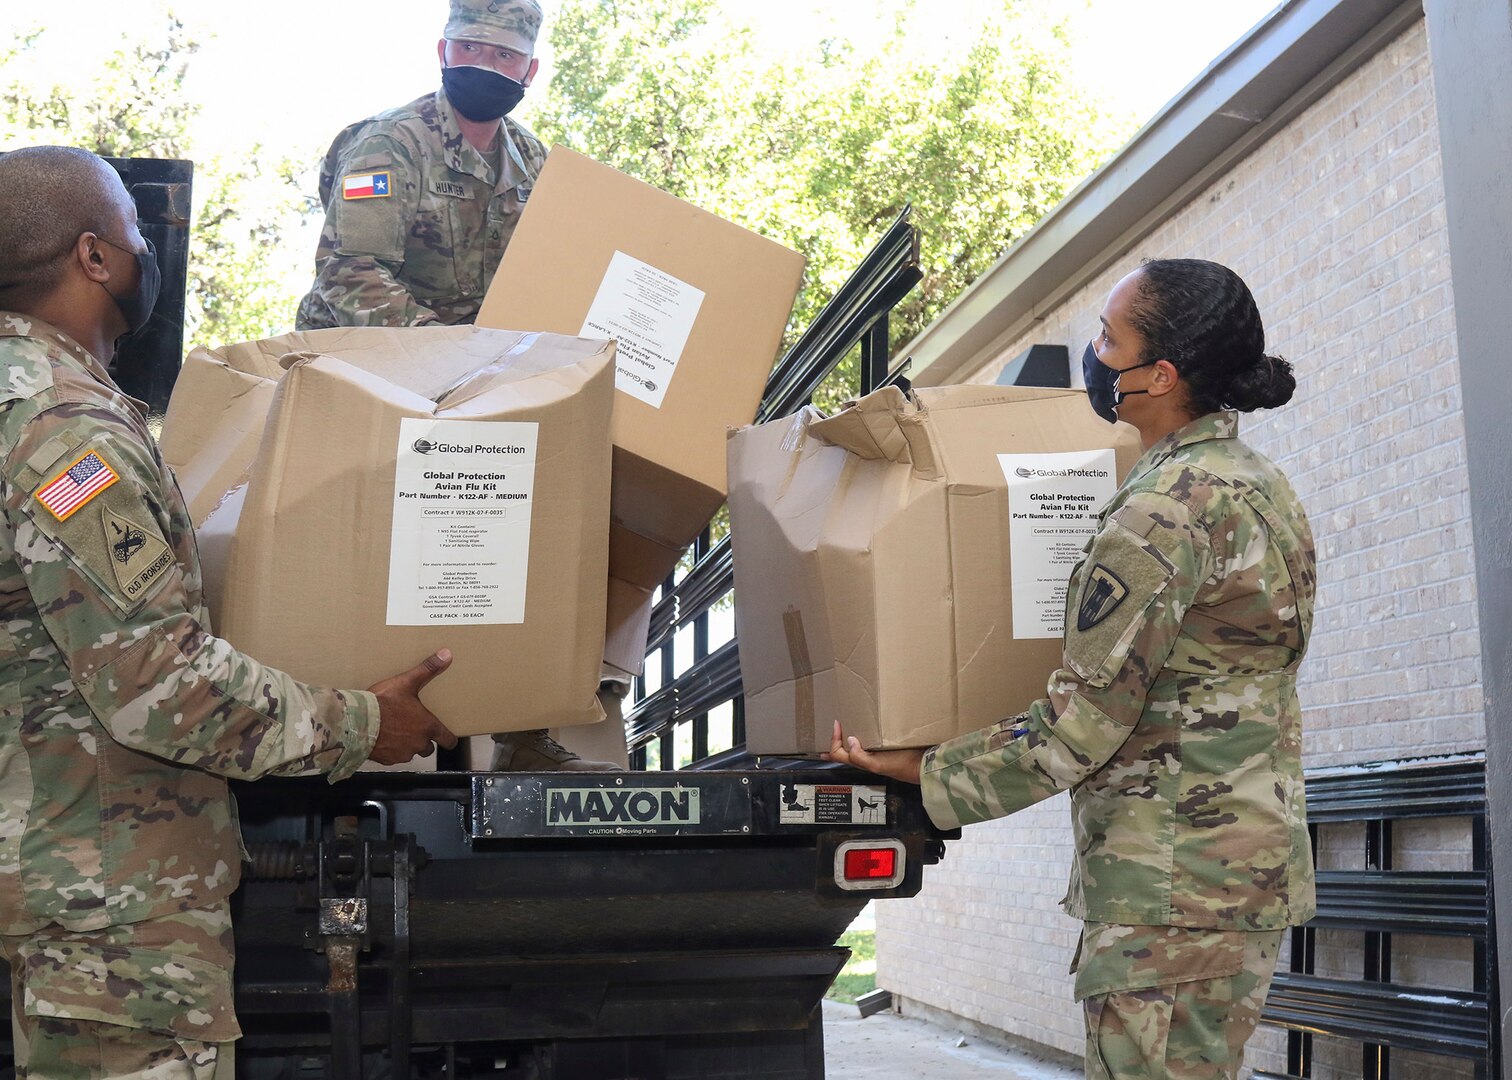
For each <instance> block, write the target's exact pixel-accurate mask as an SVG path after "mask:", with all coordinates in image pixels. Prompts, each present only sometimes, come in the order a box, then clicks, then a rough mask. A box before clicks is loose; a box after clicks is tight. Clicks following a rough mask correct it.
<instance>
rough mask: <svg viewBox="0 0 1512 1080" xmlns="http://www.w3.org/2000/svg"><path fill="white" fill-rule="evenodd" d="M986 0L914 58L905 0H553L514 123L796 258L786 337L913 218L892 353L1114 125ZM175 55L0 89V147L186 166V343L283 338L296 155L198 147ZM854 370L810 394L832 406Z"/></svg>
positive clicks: (161, 38)
mask: <svg viewBox="0 0 1512 1080" xmlns="http://www.w3.org/2000/svg"><path fill="white" fill-rule="evenodd" d="M994 2H996V3H997V5H998V6H997V7H996V8H993V9H991V10H992V14H991V17H990V18H988V19H986V20H985V21H982V22H980V24H979V25H977V26H976V27H975V29H974V31H973V32H972V33H971V34H970V35H969V40H967V41H964V42H958V43H957V44H956V46H955V47H954V48H952V49H949V50H944V49H934V50H932V51H931V50H927V49H921V47H920V44H919V43H920V41H921V40H922V39H923V38H925V37H928V35H927V34H924V33H921V31H923V30H927V29H928V23H929V21H930V20H935V21H938V20H939V19H940V17H941V16H940V12H939V6H938V5H932V4H924V3H920V2H918V0H877V2H876V3H874V4H871V5H865V7H866V10H867V16H866V18H865V19H864V20H857V25H858V32H857V33H849V32H847V33H835V34H832V35H831V36H830V37H828V38H826V39H824V40H820V41H812V42H803V41H798V40H794V41H793V42H792V43H790V47H783V48H779V49H777V50H773V49H772V47H771V44H770V42H768V41H767V40H766V39H764V38H761V37H760V36H759V35H758V32H757V30H755V29H753V28H752V27H751V26H749V25H746V23H745V22H743V21H742V18H741V12H742V10H748V9H747V8H743V7H742V6H741V5H740V4H735V3H730V2H727V0H726V2H721V0H560V3H559V4H558V5H557V7H556V11H555V13H554V17H553V19H552V20H551V23H550V34H551V45H552V49H553V70H552V72H551V77H550V80H549V83H548V86H547V88H546V90H545V92H544V93H543V94H539V95H537V94H534V93H533V94H532V95H531V97H530V98H528V99H527V101H528V106H527V110H526V116H525V119H526V121H527V122H528V123H529V124H531V125H532V126H533V127H535V128H536V129H537V130H538V132H539V133H540V134H541V135H542V136H543V137H545V138H546V139H547V140H548V141H561V142H563V143H565V144H567V145H570V146H572V147H574V148H575V149H577V150H580V151H582V152H583V153H586V154H588V155H590V156H592V157H594V158H597V159H598V160H600V161H604V162H606V163H608V164H610V165H613V166H615V167H616V168H619V169H621V170H623V171H625V172H628V173H630V174H631V175H634V176H637V177H639V178H641V179H643V180H645V181H647V182H649V183H651V184H653V185H655V186H657V187H659V188H662V189H663V190H666V191H669V192H671V193H672V194H674V195H678V196H680V197H682V198H685V199H687V200H689V201H691V202H693V203H695V204H697V205H700V206H703V207H705V208H707V209H709V210H711V211H713V212H714V213H717V214H719V215H721V216H723V217H726V218H729V219H731V220H733V221H737V222H739V223H741V224H743V225H745V226H747V227H748V228H751V229H754V230H756V231H757V232H760V233H763V234H764V235H767V236H769V237H771V238H773V239H775V240H778V241H780V242H782V243H785V244H787V245H789V246H790V247H793V248H796V249H798V250H799V251H801V252H803V254H804V255H805V256H807V258H808V277H807V281H806V287H805V290H804V293H803V295H802V297H801V298H800V300H799V303H798V305H797V308H796V310H795V312H794V316H793V319H792V323H791V325H790V328H789V338H790V339H791V338H792V337H793V336H794V335H795V334H796V333H797V331H799V330H800V329H801V328H803V327H805V326H807V325H808V323H809V321H810V320H811V319H812V318H813V316H814V315H815V314H816V313H817V312H818V310H819V309H820V308H821V307H822V306H823V304H824V303H825V301H826V300H827V299H828V298H829V297H830V296H831V295H832V294H833V292H834V290H835V289H836V288H838V287H839V285H840V284H841V283H842V282H843V281H844V279H845V277H846V275H847V274H849V273H850V271H851V270H852V269H853V268H854V267H855V265H856V264H857V263H858V262H859V261H860V259H861V257H862V256H863V255H864V254H865V253H866V251H867V250H868V249H869V248H870V247H871V246H872V244H873V243H875V242H876V240H877V239H878V238H879V237H880V235H881V234H882V232H883V231H884V230H885V229H886V227H887V226H888V224H889V223H890V222H891V221H892V220H893V219H894V218H896V217H897V216H898V214H899V213H900V212H901V211H902V210H903V208H904V207H905V206H909V205H911V206H912V207H913V213H914V221H915V223H916V224H917V225H918V227H919V229H920V232H921V234H922V237H923V242H924V243H923V264H924V265H923V269H924V279H923V282H922V283H921V285H920V286H919V287H918V288H917V289H916V290H915V291H914V293H913V294H912V295H911V296H910V297H909V298H908V299H907V300H906V301H905V302H904V303H903V305H902V306H901V307H900V308H899V310H898V311H897V312H896V315H895V318H894V320H893V323H892V335H891V336H892V342H893V345H894V346H895V347H897V346H901V345H903V344H905V343H906V342H907V341H908V340H910V339H912V338H913V337H914V336H915V335H916V334H917V333H918V332H919V331H920V330H922V329H923V328H924V327H925V326H927V325H928V324H929V322H930V321H931V320H933V319H934V318H935V317H936V316H937V315H938V314H939V313H940V312H941V311H942V310H943V309H944V308H945V307H946V306H947V305H948V304H949V303H950V302H951V301H952V300H953V299H954V298H955V297H956V296H957V295H958V294H959V293H960V291H961V290H962V289H963V288H965V287H966V286H967V285H969V284H970V283H971V282H972V281H973V280H975V279H976V277H977V276H978V275H980V274H981V273H982V272H983V271H984V270H985V269H987V268H988V267H989V266H990V265H991V264H992V263H993V262H994V261H995V260H996V259H997V258H998V257H999V256H1000V255H1001V253H1002V252H1003V251H1004V250H1005V249H1006V248H1007V247H1008V246H1009V245H1010V244H1012V243H1013V241H1014V240H1016V239H1018V237H1020V236H1022V235H1023V234H1024V233H1025V232H1026V231H1027V230H1028V229H1029V228H1030V227H1032V226H1033V224H1034V223H1035V221H1037V220H1038V219H1039V218H1040V217H1041V216H1042V215H1043V214H1044V213H1045V212H1046V211H1047V210H1048V209H1049V208H1050V207H1051V206H1053V205H1054V204H1055V203H1056V202H1057V201H1058V200H1059V199H1060V198H1061V197H1062V196H1063V195H1064V194H1065V192H1066V191H1067V190H1068V189H1069V188H1070V187H1071V186H1072V185H1074V184H1075V183H1077V182H1078V181H1079V180H1080V179H1081V178H1082V177H1083V176H1085V175H1086V174H1087V173H1088V172H1090V171H1091V169H1092V167H1093V166H1094V165H1095V164H1096V163H1097V162H1098V161H1099V160H1101V159H1102V158H1103V157H1104V156H1105V155H1106V154H1107V153H1108V152H1109V151H1111V150H1112V149H1113V148H1114V147H1115V146H1116V145H1117V144H1118V143H1119V142H1120V141H1121V140H1122V138H1123V137H1124V136H1125V135H1126V134H1127V130H1128V124H1127V123H1126V122H1125V121H1123V120H1122V119H1118V118H1112V117H1110V116H1108V115H1107V114H1105V113H1104V112H1102V111H1101V110H1100V109H1099V108H1098V106H1097V105H1096V103H1094V102H1091V101H1089V100H1088V99H1087V98H1086V97H1085V95H1083V94H1082V93H1081V92H1080V91H1079V90H1078V88H1077V87H1076V86H1075V84H1074V83H1073V82H1072V80H1071V78H1070V74H1069V72H1070V70H1071V65H1070V62H1069V61H1070V46H1069V45H1068V43H1067V41H1066V40H1065V37H1064V35H1063V34H1062V33H1061V32H1060V31H1059V30H1058V29H1057V28H1056V27H1055V26H1053V25H1047V24H1045V22H1044V20H1043V19H1042V18H1041V16H1039V15H1038V14H1037V12H1038V11H1039V10H1040V8H1041V7H1042V5H1039V4H1035V3H1031V2H1029V0H978V4H979V5H991V4H992V3H994ZM816 5H817V0H816ZM863 22H864V23H865V25H864V26H862V25H860V24H861V23H863ZM878 27H880V28H881V32H880V33H877V32H875V29H876V28H878ZM861 31H864V32H861ZM936 36H938V35H936ZM39 40H40V38H39V34H38V33H32V34H30V35H23V36H22V37H21V38H19V39H17V40H16V41H14V42H13V43H12V44H10V45H8V46H0V61H6V60H7V59H9V58H16V57H20V58H23V59H24V58H25V56H26V54H27V53H28V51H30V50H32V49H33V48H35V46H36V45H37V43H38V41H39ZM197 49H198V41H197V39H196V37H195V35H194V34H193V33H192V32H190V30H188V29H187V28H186V27H185V25H184V24H183V23H182V22H180V21H178V20H176V19H173V18H172V17H171V16H170V18H169V20H168V22H167V24H166V26H164V27H162V28H160V30H159V31H158V32H157V33H155V34H152V35H149V36H147V37H144V38H142V39H139V40H135V41H129V42H127V43H125V44H123V45H122V47H121V48H120V49H119V50H118V51H117V52H116V53H115V54H114V55H113V56H111V57H109V58H108V59H106V60H105V62H104V63H102V64H99V65H97V74H96V75H95V77H94V79H93V81H92V82H91V83H89V84H88V85H84V86H64V85H48V86H41V87H38V86H27V85H23V84H22V83H21V82H19V81H18V80H17V79H16V78H14V77H12V78H11V79H10V81H9V82H8V83H6V82H5V81H3V77H0V140H3V141H4V144H5V145H12V146H14V145H18V144H24V143H35V142H67V143H72V144H74V145H80V146H86V147H88V148H90V149H93V150H96V151H98V152H100V153H102V154H106V155H116V156H133V155H150V156H171V157H191V158H194V159H195V160H196V169H197V173H196V177H195V208H194V225H193V232H192V235H191V240H190V284H189V298H188V324H189V325H188V326H187V327H186V330H187V336H188V338H189V339H190V340H191V341H193V342H196V343H214V342H220V341H228V340H236V339H243V338H251V337H259V336H266V335H268V334H271V333H276V332H280V331H282V330H283V329H285V328H286V327H287V326H288V324H289V322H290V321H291V319H292V316H293V312H294V309H295V306H296V304H297V300H298V296H299V294H300V293H301V292H302V291H303V289H304V287H305V284H306V280H307V279H306V278H305V277H304V275H305V274H306V273H307V272H308V266H307V264H306V262H305V261H304V255H305V253H304V252H303V251H299V252H295V253H293V254H292V255H291V251H290V248H291V245H290V244H289V243H288V241H289V240H290V239H291V238H292V237H293V236H294V235H295V234H296V232H297V231H298V230H299V229H300V227H301V224H302V222H303V218H304V216H305V215H308V214H310V213H312V212H313V211H314V210H315V206H314V199H313V198H312V197H311V195H312V193H313V189H314V182H313V177H312V176H310V175H309V174H308V173H307V172H306V171H305V170H304V168H303V165H304V163H305V162H306V161H308V160H312V159H313V157H314V154H313V153H307V152H306V151H307V150H313V149H314V148H306V147H290V146H285V147H280V148H278V150H277V151H270V150H269V149H267V148H264V147H254V148H250V149H246V150H243V151H241V152H240V153H238V154H237V155H236V156H235V159H234V160H222V159H218V158H216V157H213V156H212V157H206V156H205V155H204V154H203V153H198V152H197V151H199V150H200V149H201V148H200V147H199V146H197V144H196V139H195V137H194V130H195V123H196V119H197V117H198V113H199V109H198V106H197V104H196V103H195V102H194V100H193V99H192V98H191V97H190V95H189V94H188V93H187V92H186V88H185V75H186V72H187V71H188V70H189V66H190V64H191V63H192V62H193V58H194V56H195V53H196V50H197ZM0 70H3V71H10V70H12V68H11V66H10V65H9V64H8V63H7V64H6V65H5V66H4V67H3V68H0ZM44 81H46V80H44ZM296 163H298V164H296ZM296 258H297V259H298V262H297V263H296V262H295V261H294V260H295V259H296ZM855 368H856V365H855V362H854V359H852V361H851V362H849V363H848V365H847V366H846V369H845V371H844V372H843V373H842V378H841V380H840V381H839V383H837V385H836V386H835V387H834V388H832V390H831V391H829V392H827V393H826V394H825V395H821V403H824V404H833V402H834V401H835V400H836V399H837V398H840V397H844V396H847V395H848V394H850V393H853V392H854V387H855V385H856V384H855V381H854V379H855Z"/></svg>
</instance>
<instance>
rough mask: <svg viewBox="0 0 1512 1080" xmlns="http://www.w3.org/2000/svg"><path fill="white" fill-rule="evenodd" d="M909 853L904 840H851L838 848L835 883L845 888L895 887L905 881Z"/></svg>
mask: <svg viewBox="0 0 1512 1080" xmlns="http://www.w3.org/2000/svg"><path fill="white" fill-rule="evenodd" d="M907 864H908V855H907V854H906V853H905V852H904V850H903V841H901V840H847V841H845V842H844V843H842V844H841V845H840V846H839V847H837V848H835V884H836V885H838V886H840V888H842V889H891V888H895V887H896V886H898V885H901V884H903V871H904V868H905V867H906V866H907Z"/></svg>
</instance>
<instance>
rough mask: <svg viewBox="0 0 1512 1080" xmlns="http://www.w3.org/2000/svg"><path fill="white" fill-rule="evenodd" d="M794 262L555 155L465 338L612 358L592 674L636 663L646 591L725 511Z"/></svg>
mask: <svg viewBox="0 0 1512 1080" xmlns="http://www.w3.org/2000/svg"><path fill="white" fill-rule="evenodd" d="M802 278H803V257H802V256H801V255H799V254H798V253H797V252H794V251H789V250H788V249H787V248H784V247H782V246H781V245H780V244H776V243H773V242H772V241H770V240H767V239H766V238H764V237H762V236H758V235H757V234H755V233H753V232H749V231H748V230H746V229H743V228H741V227H740V226H738V225H733V224H731V223H730V222H728V221H724V220H722V219H720V218H718V217H715V216H714V215H713V214H710V213H707V212H706V211H703V210H700V209H698V208H697V207H695V206H691V205H689V204H688V203H685V202H683V201H682V200H680V199H677V198H674V197H673V196H671V195H668V194H666V193H665V192H662V191H658V190H657V189H656V188H653V187H650V186H649V185H647V184H644V183H642V182H641V181H639V180H635V179H632V178H631V177H629V176H626V175H624V174H623V173H620V172H617V171H615V170H614V169H611V168H609V167H608V166H605V165H600V164H598V163H597V162H594V161H592V160H590V159H589V158H586V157H583V156H582V155H580V154H575V153H573V152H572V151H570V150H567V149H565V148H563V147H560V146H559V147H556V148H555V149H553V150H552V151H551V154H550V156H549V157H548V158H547V160H546V165H545V168H544V169H543V170H542V171H541V176H540V179H539V180H538V181H537V182H536V185H535V188H534V189H533V191H532V192H531V196H530V203H529V205H528V206H527V208H526V210H525V213H524V215H523V216H522V217H521V218H520V224H519V227H518V228H517V229H516V230H515V233H514V236H513V237H512V238H511V239H510V241H509V247H508V248H507V249H506V250H505V253H504V261H503V263H502V264H501V265H500V266H499V270H498V273H497V274H495V276H494V279H493V283H492V284H491V285H490V286H489V290H488V295H487V296H486V297H485V298H484V300H483V307H482V310H481V311H480V312H479V313H478V325H479V326H511V327H524V328H527V329H532V330H546V331H551V332H554V333H559V334H583V335H591V336H598V337H610V338H614V339H616V340H617V341H618V342H619V346H620V348H619V351H618V353H617V372H616V386H617V387H618V389H619V392H618V393H617V394H615V405H614V427H613V438H614V487H613V494H612V496H611V513H612V516H613V520H614V524H613V527H612V530H611V536H610V541H609V551H610V554H609V562H610V570H609V573H610V576H611V577H612V578H614V579H615V581H616V582H617V583H618V585H617V586H612V587H611V593H610V605H609V612H610V622H609V627H608V648H607V649H606V652H605V659H606V660H607V661H608V662H609V663H610V664H613V665H614V666H616V667H618V668H620V669H622V670H624V671H627V672H631V673H636V672H639V671H640V669H641V663H642V660H643V659H644V653H645V644H646V626H647V625H648V622H649V618H650V605H651V596H652V593H653V591H654V590H655V589H656V587H657V586H658V585H660V584H661V583H662V581H663V580H664V579H665V578H666V577H667V575H668V574H670V573H671V572H672V570H673V568H674V567H675V566H676V565H677V561H678V558H679V557H680V556H681V554H682V551H683V549H684V548H685V547H687V545H688V544H690V543H692V541H693V540H694V539H695V538H696V537H697V536H698V534H699V533H700V532H701V531H702V530H703V528H704V526H705V525H707V524H708V522H709V519H710V518H711V517H713V516H714V514H715V513H716V512H717V511H718V510H719V507H720V505H721V504H722V503H723V502H724V501H725V494H726V492H727V490H728V487H727V482H726V477H725V447H724V441H725V431H726V430H727V429H728V428H730V427H735V426H739V425H741V424H749V423H750V422H751V420H752V418H753V417H754V416H755V415H756V409H757V406H758V405H759V404H760V402H761V394H762V390H763V388H764V387H765V385H766V379H767V375H768V374H769V373H770V372H771V369H772V364H773V361H774V360H775V359H776V357H777V350H778V347H779V346H780V344H781V341H782V332H783V329H784V327H785V326H786V325H787V320H788V316H789V315H790V314H791V313H792V307H793V300H794V298H795V297H796V296H797V295H798V287H799V284H800V283H801V281H802Z"/></svg>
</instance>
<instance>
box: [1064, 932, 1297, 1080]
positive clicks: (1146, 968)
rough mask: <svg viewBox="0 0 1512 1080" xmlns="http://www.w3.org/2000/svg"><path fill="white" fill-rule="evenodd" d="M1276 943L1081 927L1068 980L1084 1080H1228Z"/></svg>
mask: <svg viewBox="0 0 1512 1080" xmlns="http://www.w3.org/2000/svg"><path fill="white" fill-rule="evenodd" d="M1281 935H1282V931H1280V930H1269V931H1256V932H1246V931H1239V930H1196V929H1188V928H1184V927H1176V926H1116V925H1111V924H1108V923H1087V924H1086V925H1085V927H1084V928H1083V931H1082V940H1081V944H1080V946H1079V947H1078V950H1077V959H1076V962H1075V963H1074V964H1073V967H1072V970H1073V971H1075V973H1076V996H1077V998H1078V1000H1080V1001H1081V1003H1082V1013H1083V1018H1084V1019H1085V1021H1086V1031H1087V1059H1086V1071H1087V1077H1088V1080H1134V1078H1140V1080H1164V1078H1170V1080H1220V1078H1223V1080H1234V1078H1235V1077H1237V1076H1238V1073H1239V1064H1240V1062H1241V1060H1242V1059H1243V1056H1244V1044H1245V1043H1246V1042H1248V1041H1249V1037H1250V1035H1251V1034H1252V1033H1253V1032H1254V1030H1255V1025H1256V1024H1258V1023H1259V1022H1260V1011H1261V1009H1262V1008H1263V1007H1264V1005H1265V995H1266V994H1267V992H1269V990H1270V984H1271V977H1272V976H1273V975H1274V974H1275V970H1276V956H1277V952H1278V950H1279V948H1280V944H1281Z"/></svg>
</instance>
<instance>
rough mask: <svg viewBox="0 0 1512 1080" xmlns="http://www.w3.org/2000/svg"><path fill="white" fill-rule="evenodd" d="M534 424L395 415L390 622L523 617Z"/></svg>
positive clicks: (426, 623)
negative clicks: (397, 417)
mask: <svg viewBox="0 0 1512 1080" xmlns="http://www.w3.org/2000/svg"><path fill="white" fill-rule="evenodd" d="M538 428H539V425H538V424H534V423H520V422H517V421H500V420H428V419H412V418H406V419H403V420H401V421H399V460H398V462H397V463H396V465H395V466H394V539H393V544H392V545H391V546H390V548H389V589H388V624H389V625H390V626H434V625H446V626H465V625H475V624H482V623H519V622H524V621H525V577H526V571H527V569H528V568H529V566H530V505H531V502H532V500H533V497H534V494H535V464H536V436H537V434H538Z"/></svg>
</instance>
